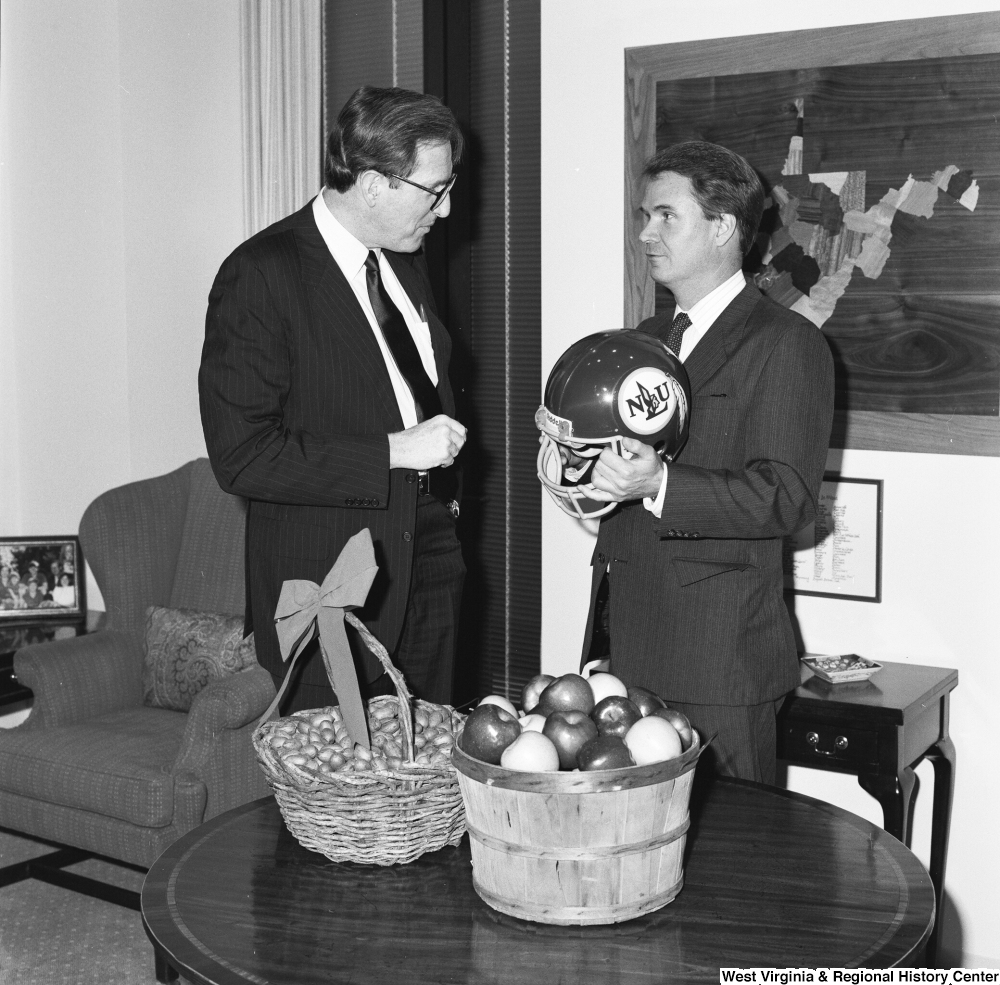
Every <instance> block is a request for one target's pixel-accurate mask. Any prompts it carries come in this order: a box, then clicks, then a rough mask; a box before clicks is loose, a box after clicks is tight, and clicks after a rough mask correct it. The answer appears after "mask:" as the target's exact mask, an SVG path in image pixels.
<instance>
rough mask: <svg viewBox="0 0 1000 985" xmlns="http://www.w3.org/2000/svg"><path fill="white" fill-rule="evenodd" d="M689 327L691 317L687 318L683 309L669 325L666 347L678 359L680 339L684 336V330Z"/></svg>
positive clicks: (679, 356)
mask: <svg viewBox="0 0 1000 985" xmlns="http://www.w3.org/2000/svg"><path fill="white" fill-rule="evenodd" d="M690 327H691V319H690V318H688V316H687V313H686V312H684V311H682V312H681V313H680V314H679V315H678V316H677V317H676V318H675V319H674V321H673V324H672V325H671V326H670V334H669V335H667V348H668V349H670V350H671V351H672V352H673V354H674V355H675V356H676V357H677V358H678V359H680V358H681V339H683V338H684V331H685V330H686V329H688V328H690Z"/></svg>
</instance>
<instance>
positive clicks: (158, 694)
mask: <svg viewBox="0 0 1000 985" xmlns="http://www.w3.org/2000/svg"><path fill="white" fill-rule="evenodd" d="M145 651H146V661H145V667H144V668H143V690H144V695H143V700H144V701H145V703H146V704H147V705H151V706H152V707H154V708H173V709H176V710H177V711H189V710H190V708H191V702H192V701H194V698H195V695H196V694H197V693H198V692H199V691H200V690H201V689H202V688H204V687H205V686H206V685H207V684H209V683H210V682H212V681H218V680H221V679H222V678H223V677H229V676H231V675H232V674H235V673H237V672H238V671H241V670H246V669H247V668H248V667H252V666H253V665H254V664H255V663H256V662H257V651H256V649H255V648H254V642H253V635H252V634H251V635H250V636H248V637H247V638H246V639H245V640H244V639H243V618H242V616H223V615H219V614H217V613H214V612H193V611H192V610H190V609H167V608H165V607H163V606H159V605H151V606H150V607H149V608H148V609H147V610H146V647H145Z"/></svg>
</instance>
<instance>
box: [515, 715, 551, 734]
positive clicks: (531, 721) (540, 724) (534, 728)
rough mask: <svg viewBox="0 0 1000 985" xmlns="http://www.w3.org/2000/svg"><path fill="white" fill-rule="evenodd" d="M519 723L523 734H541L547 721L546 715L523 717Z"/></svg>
mask: <svg viewBox="0 0 1000 985" xmlns="http://www.w3.org/2000/svg"><path fill="white" fill-rule="evenodd" d="M519 721H520V723H521V731H522V732H541V731H542V729H543V728H545V721H546V719H545V716H544V715H523V716H522V717H521V718H520V719H519Z"/></svg>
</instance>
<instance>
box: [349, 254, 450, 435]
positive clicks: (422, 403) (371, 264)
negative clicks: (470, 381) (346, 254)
mask: <svg viewBox="0 0 1000 985" xmlns="http://www.w3.org/2000/svg"><path fill="white" fill-rule="evenodd" d="M365 280H366V281H367V283H368V299H369V300H370V301H371V303H372V309H373V310H374V312H375V320H376V321H377V322H378V324H379V328H381V329H382V335H383V337H384V338H385V341H386V343H387V344H388V346H389V350H390V351H391V352H392V358H393V359H395V360H396V365H397V366H398V367H399V371H400V373H402V374H403V379H404V380H406V382H407V385H408V386H409V387H410V393H412V394H413V402H414V404H416V408H417V420H418V421H426V420H427V419H428V418H431V417H436V416H437V415H438V414H440V413H441V398H440V397H439V396H438V392H437V389H436V388H435V386H434V384H433V383H431V380H430V377H429V376H428V375H427V371H426V370H425V369H424V364H423V363H422V362H421V361H420V353H419V352H417V344H416V343H415V342H414V341H413V336H412V335H410V330H409V328H408V327H407V325H406V319H405V318H403V316H402V314H401V313H400V310H399V308H397V307H396V305H395V304H394V303H393V300H392V298H391V297H389V294H388V292H387V291H386V289H385V285H384V284H383V283H382V272H381V270H379V265H378V257H377V256H375V251H374V250H369V252H368V259H367V260H365Z"/></svg>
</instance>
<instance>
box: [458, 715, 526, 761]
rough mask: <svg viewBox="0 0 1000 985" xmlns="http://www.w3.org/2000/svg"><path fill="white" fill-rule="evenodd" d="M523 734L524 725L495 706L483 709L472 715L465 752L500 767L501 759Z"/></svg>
mask: <svg viewBox="0 0 1000 985" xmlns="http://www.w3.org/2000/svg"><path fill="white" fill-rule="evenodd" d="M520 734H521V724H520V722H518V720H517V719H516V718H515V717H514V716H513V715H512V714H511V713H510V712H509V711H507V710H505V709H504V708H501V707H500V706H499V705H495V704H485V705H480V706H479V707H478V708H473V710H472V711H471V712H469V717H468V718H467V719H466V720H465V727H464V728H463V730H462V750H463V751H464V752H467V753H468V754H469V755H470V756H473V757H474V758H475V759H481V760H482V761H483V762H484V763H493V765H494V766H499V765H500V756H501V755H502V754H503V751H504V749H506V748H507V746H509V745H510V744H511V743H512V742H513V741H514V740H515V739H516V738H517V737H518V736H519V735H520Z"/></svg>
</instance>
